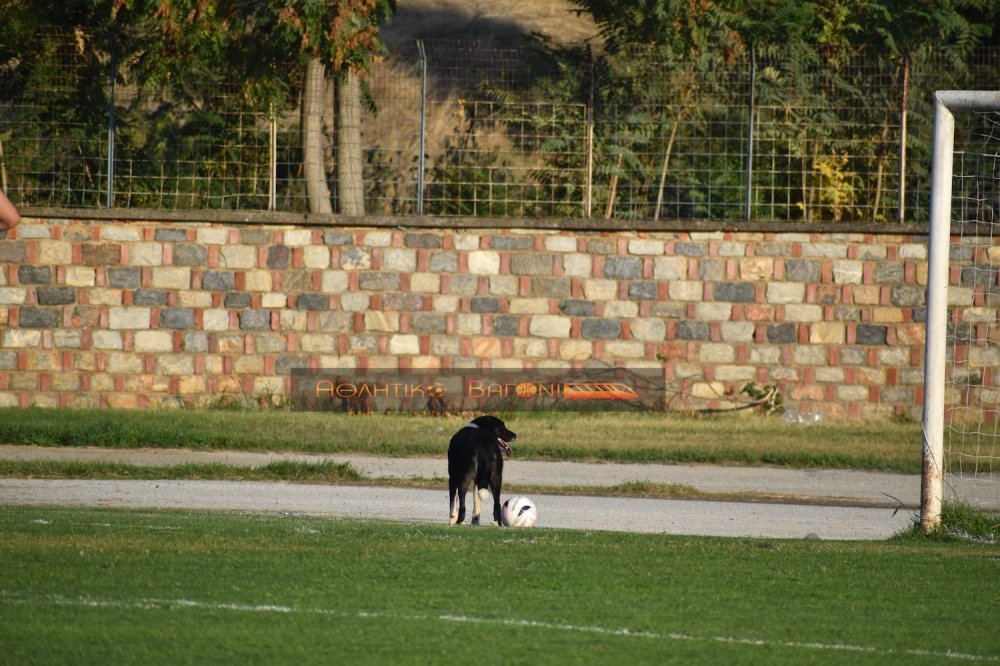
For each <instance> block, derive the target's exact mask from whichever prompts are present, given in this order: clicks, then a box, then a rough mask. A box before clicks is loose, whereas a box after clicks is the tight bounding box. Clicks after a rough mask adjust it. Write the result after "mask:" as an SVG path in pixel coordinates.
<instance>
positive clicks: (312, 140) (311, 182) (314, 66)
mask: <svg viewBox="0 0 1000 666" xmlns="http://www.w3.org/2000/svg"><path fill="white" fill-rule="evenodd" d="M325 79H326V68H325V67H324V66H323V63H322V61H320V60H319V59H317V58H313V59H311V60H310V61H309V63H308V64H307V65H306V80H305V90H304V92H303V95H302V155H303V160H304V162H305V164H304V167H303V168H304V175H305V181H306V197H307V199H308V202H309V212H310V213H326V214H330V213H332V212H333V205H332V204H331V203H330V188H329V187H328V186H327V183H326V161H325V160H324V159H323V152H324V151H323V106H324V105H323V91H324V90H325V89H326V86H325Z"/></svg>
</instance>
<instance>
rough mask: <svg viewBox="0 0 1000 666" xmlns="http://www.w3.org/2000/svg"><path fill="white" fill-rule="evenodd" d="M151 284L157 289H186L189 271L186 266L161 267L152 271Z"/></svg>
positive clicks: (189, 278)
mask: <svg viewBox="0 0 1000 666" xmlns="http://www.w3.org/2000/svg"><path fill="white" fill-rule="evenodd" d="M151 272H152V278H151V284H152V286H153V287H155V288H157V289H188V288H190V287H191V269H190V268H188V267H187V266H162V267H158V268H154V269H153V270H152V271H151Z"/></svg>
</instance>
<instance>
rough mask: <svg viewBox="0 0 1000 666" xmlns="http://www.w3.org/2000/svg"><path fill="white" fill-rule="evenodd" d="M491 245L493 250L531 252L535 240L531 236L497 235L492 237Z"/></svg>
mask: <svg viewBox="0 0 1000 666" xmlns="http://www.w3.org/2000/svg"><path fill="white" fill-rule="evenodd" d="M489 243H490V249H493V250H531V249H533V248H534V245H535V240H534V238H532V237H530V236H505V235H497V236H493V237H491V238H490V240H489Z"/></svg>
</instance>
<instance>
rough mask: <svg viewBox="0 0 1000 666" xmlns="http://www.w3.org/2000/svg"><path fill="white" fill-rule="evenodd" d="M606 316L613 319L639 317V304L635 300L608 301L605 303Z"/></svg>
mask: <svg viewBox="0 0 1000 666" xmlns="http://www.w3.org/2000/svg"><path fill="white" fill-rule="evenodd" d="M604 316H605V317H609V318H612V319H632V318H633V317H638V316H639V304H638V303H636V302H635V301H608V302H607V303H605V304H604Z"/></svg>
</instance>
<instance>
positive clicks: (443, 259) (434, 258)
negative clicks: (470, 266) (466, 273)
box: [427, 252, 458, 273]
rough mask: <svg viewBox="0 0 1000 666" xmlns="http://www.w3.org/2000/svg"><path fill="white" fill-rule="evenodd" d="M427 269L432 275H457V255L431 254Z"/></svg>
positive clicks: (447, 253) (453, 253)
mask: <svg viewBox="0 0 1000 666" xmlns="http://www.w3.org/2000/svg"><path fill="white" fill-rule="evenodd" d="M427 268H428V269H429V270H430V271H431V272H433V273H457V272H458V254H456V253H455V252H432V253H431V258H430V261H429V262H428V266H427Z"/></svg>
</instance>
